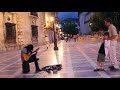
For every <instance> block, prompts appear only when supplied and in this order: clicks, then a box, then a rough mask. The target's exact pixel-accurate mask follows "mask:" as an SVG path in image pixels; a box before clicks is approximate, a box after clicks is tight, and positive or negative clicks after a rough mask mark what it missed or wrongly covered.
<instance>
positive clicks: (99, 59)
mask: <svg viewBox="0 0 120 90" xmlns="http://www.w3.org/2000/svg"><path fill="white" fill-rule="evenodd" d="M97 61H98V62H104V61H105V55H104V54H101V53H98V57H97Z"/></svg>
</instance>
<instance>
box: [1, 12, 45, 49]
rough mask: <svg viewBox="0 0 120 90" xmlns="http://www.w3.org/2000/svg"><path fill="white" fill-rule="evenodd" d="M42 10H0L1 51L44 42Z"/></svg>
mask: <svg viewBox="0 0 120 90" xmlns="http://www.w3.org/2000/svg"><path fill="white" fill-rule="evenodd" d="M42 17H43V13H42V12H0V36H1V37H0V51H4V50H7V49H8V48H10V47H18V48H21V47H22V46H25V45H27V44H34V45H36V44H42V43H43V42H44V38H43V34H44V33H43V28H42Z"/></svg>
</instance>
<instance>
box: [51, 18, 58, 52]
mask: <svg viewBox="0 0 120 90" xmlns="http://www.w3.org/2000/svg"><path fill="white" fill-rule="evenodd" d="M50 20H51V22H52V25H53V31H54V50H58V46H57V39H56V32H55V25H54V18H53V17H51V18H50Z"/></svg>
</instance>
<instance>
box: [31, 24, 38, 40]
mask: <svg viewBox="0 0 120 90" xmlns="http://www.w3.org/2000/svg"><path fill="white" fill-rule="evenodd" d="M31 28H32V38H33V40H37V39H38V26H36V25H32V26H31Z"/></svg>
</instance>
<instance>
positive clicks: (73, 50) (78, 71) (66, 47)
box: [0, 39, 120, 78]
mask: <svg viewBox="0 0 120 90" xmlns="http://www.w3.org/2000/svg"><path fill="white" fill-rule="evenodd" d="M100 44H101V42H92V41H90V40H89V39H88V40H87V41H81V42H74V41H73V40H71V41H68V42H65V41H64V40H62V41H60V42H59V43H58V47H59V50H58V52H55V51H54V50H53V48H54V45H53V44H51V45H50V47H49V49H48V50H47V49H46V46H40V50H39V52H38V55H37V57H39V58H40V60H39V65H40V68H42V67H44V66H47V65H54V64H57V63H58V62H59V63H61V64H62V65H63V69H62V70H61V71H58V73H57V74H53V73H52V72H51V74H48V73H47V72H45V71H42V72H39V73H35V67H34V63H30V70H31V71H30V73H28V74H22V68H21V66H22V65H21V64H22V63H21V59H20V50H19V51H12V52H0V57H1V58H0V78H119V77H120V71H110V70H109V69H108V65H110V61H109V59H107V58H106V62H105V71H99V72H94V71H93V69H94V68H95V67H96V58H97V53H98V49H99V47H100ZM36 48H37V47H36ZM117 59H118V61H120V43H119V42H118V47H117Z"/></svg>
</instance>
